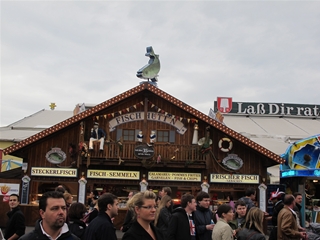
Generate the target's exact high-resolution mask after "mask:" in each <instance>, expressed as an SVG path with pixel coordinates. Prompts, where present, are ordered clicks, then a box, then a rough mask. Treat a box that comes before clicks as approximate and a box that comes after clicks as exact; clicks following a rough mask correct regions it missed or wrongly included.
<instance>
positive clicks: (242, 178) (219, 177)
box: [210, 173, 260, 184]
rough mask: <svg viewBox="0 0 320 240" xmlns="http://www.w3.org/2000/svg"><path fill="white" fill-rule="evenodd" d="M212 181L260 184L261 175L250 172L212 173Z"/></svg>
mask: <svg viewBox="0 0 320 240" xmlns="http://www.w3.org/2000/svg"><path fill="white" fill-rule="evenodd" d="M210 182H212V183H246V184H258V183H260V180H259V175H249V174H215V173H211V174H210Z"/></svg>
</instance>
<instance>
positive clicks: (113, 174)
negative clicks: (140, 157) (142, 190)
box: [87, 169, 140, 180]
mask: <svg viewBox="0 0 320 240" xmlns="http://www.w3.org/2000/svg"><path fill="white" fill-rule="evenodd" d="M87 178H103V179H125V180H140V172H134V171H116V170H94V169H88V170H87Z"/></svg>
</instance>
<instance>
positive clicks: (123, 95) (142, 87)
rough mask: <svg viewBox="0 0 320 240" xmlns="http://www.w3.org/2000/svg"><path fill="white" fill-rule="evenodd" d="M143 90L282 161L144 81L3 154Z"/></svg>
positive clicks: (6, 152)
mask: <svg viewBox="0 0 320 240" xmlns="http://www.w3.org/2000/svg"><path fill="white" fill-rule="evenodd" d="M144 90H149V91H150V92H152V93H154V94H156V95H158V96H159V97H161V98H163V99H165V100H167V101H169V102H171V103H172V104H174V105H176V106H177V107H179V108H181V109H183V110H184V111H186V112H188V113H190V114H192V115H194V116H195V117H197V118H198V119H200V120H202V121H204V122H206V123H208V124H209V125H211V126H213V127H215V128H217V129H218V130H220V131H222V132H223V133H225V134H226V135H228V136H230V137H232V138H234V139H236V140H238V141H239V142H242V143H243V144H245V145H247V146H248V147H250V148H253V149H254V150H256V151H258V152H259V153H261V154H263V155H265V156H266V157H268V158H270V159H272V160H274V161H276V162H277V163H284V161H285V160H284V159H283V158H281V157H280V156H279V155H277V154H275V153H273V152H271V151H270V150H268V149H266V148H265V147H263V146H261V145H259V144H257V143H256V142H254V141H252V140H250V139H248V138H246V137H245V136H243V135H241V134H240V133H237V132H236V131H234V130H232V129H231V128H228V127H227V126H225V125H223V124H221V123H220V122H218V121H216V120H214V119H212V118H210V117H209V116H208V115H205V114H203V113H202V112H200V111H198V110H196V109H195V108H193V107H191V106H189V105H188V104H186V103H184V102H182V101H180V100H178V99H177V98H175V97H173V96H172V95H170V94H168V93H166V92H164V91H162V90H161V89H159V88H157V87H155V86H154V85H152V84H150V83H148V82H145V83H143V84H141V85H138V86H137V87H134V88H132V89H130V90H128V91H126V92H124V93H121V94H119V95H117V96H115V97H113V98H110V99H109V100H107V101H105V102H102V103H100V104H98V105H96V106H95V107H93V108H90V109H88V110H86V111H84V112H82V113H79V114H77V115H75V116H73V117H71V118H68V119H66V120H64V121H62V122H60V123H58V124H56V125H54V126H52V127H50V128H47V129H45V130H43V131H42V132H39V133H37V134H35V135H33V136H31V137H29V138H27V139H25V140H23V141H21V142H19V143H16V144H14V145H12V146H10V147H8V148H5V149H4V150H3V153H4V154H5V155H8V154H10V153H12V152H15V151H17V150H19V149H21V148H23V147H25V146H27V145H29V144H32V143H34V142H36V141H38V140H40V139H42V138H44V137H47V136H49V135H51V134H52V133H54V132H57V131H59V130H61V129H63V128H65V127H67V126H69V125H71V124H74V123H76V122H80V121H81V120H83V119H85V118H87V117H89V116H93V115H94V114H95V113H97V112H99V111H101V110H103V109H105V108H107V107H110V106H112V105H114V104H116V103H118V102H120V101H122V100H124V99H126V98H128V97H130V96H132V95H135V94H137V93H139V92H142V91H144Z"/></svg>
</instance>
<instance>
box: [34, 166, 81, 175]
mask: <svg viewBox="0 0 320 240" xmlns="http://www.w3.org/2000/svg"><path fill="white" fill-rule="evenodd" d="M31 176H42V177H43V176H45V177H77V176H78V169H74V168H42V167H32V168H31Z"/></svg>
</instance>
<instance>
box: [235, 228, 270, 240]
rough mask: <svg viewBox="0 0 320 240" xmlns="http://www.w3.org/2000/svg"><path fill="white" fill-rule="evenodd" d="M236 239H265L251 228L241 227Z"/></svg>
mask: <svg viewBox="0 0 320 240" xmlns="http://www.w3.org/2000/svg"><path fill="white" fill-rule="evenodd" d="M237 240H266V237H265V235H263V234H262V233H260V232H258V231H255V230H253V229H248V228H243V229H242V230H241V231H240V232H239V234H238V236H237Z"/></svg>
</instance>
